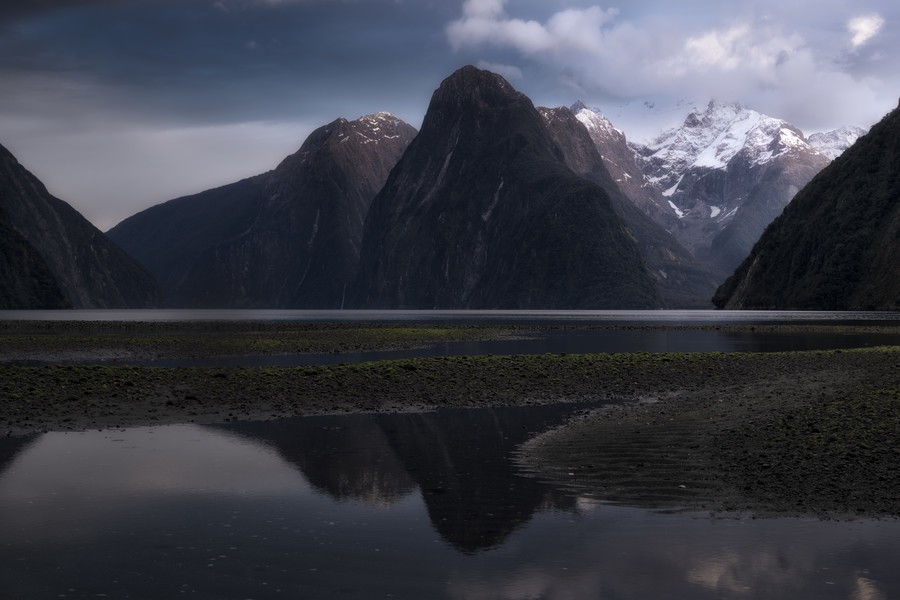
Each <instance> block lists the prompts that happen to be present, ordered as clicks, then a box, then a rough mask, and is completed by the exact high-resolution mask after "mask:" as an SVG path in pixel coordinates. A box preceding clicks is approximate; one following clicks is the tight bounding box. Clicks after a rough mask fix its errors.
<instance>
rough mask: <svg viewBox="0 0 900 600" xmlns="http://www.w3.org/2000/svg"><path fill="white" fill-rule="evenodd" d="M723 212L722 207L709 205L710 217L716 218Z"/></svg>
mask: <svg viewBox="0 0 900 600" xmlns="http://www.w3.org/2000/svg"><path fill="white" fill-rule="evenodd" d="M721 212H722V209H721V208H719V207H718V206H710V207H709V218H710V219H715V218H716V217H718V216H719V214H720V213H721Z"/></svg>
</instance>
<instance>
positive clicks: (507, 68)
mask: <svg viewBox="0 0 900 600" xmlns="http://www.w3.org/2000/svg"><path fill="white" fill-rule="evenodd" d="M475 66H477V67H478V68H479V69H484V70H485V71H490V72H491V73H496V74H497V75H501V76H503V77H504V78H505V79H508V80H511V81H513V80H516V79H522V78H523V77H524V76H523V75H522V69H520V68H519V67H515V66H513V65H503V64H500V63H492V62H488V61H486V60H481V61H478V64H477V65H475Z"/></svg>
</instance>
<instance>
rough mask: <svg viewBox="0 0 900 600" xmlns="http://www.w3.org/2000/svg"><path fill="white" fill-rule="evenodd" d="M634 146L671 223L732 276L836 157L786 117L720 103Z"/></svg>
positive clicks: (689, 244)
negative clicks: (790, 204) (829, 155)
mask: <svg viewBox="0 0 900 600" xmlns="http://www.w3.org/2000/svg"><path fill="white" fill-rule="evenodd" d="M632 149H633V150H634V152H635V155H636V158H637V164H638V166H639V167H640V169H641V171H642V172H643V173H644V175H645V177H646V178H647V181H648V182H649V183H650V184H651V185H653V186H654V187H655V188H656V189H657V190H658V191H659V192H660V193H661V194H662V196H663V197H664V199H665V201H666V203H667V205H668V207H669V209H670V210H671V214H670V216H669V218H668V219H667V222H668V223H672V219H671V217H672V216H674V217H675V221H674V226H673V229H672V232H673V233H674V234H675V235H676V237H678V239H679V240H680V241H681V242H682V243H683V244H684V245H685V246H687V247H688V248H690V249H691V250H692V251H693V252H694V253H695V255H697V256H698V257H701V258H707V259H709V260H710V261H711V262H712V263H713V265H714V266H715V268H717V269H718V270H719V271H720V272H722V273H726V274H727V273H730V272H731V271H732V270H733V269H734V267H735V266H736V265H737V264H738V263H739V262H740V261H741V260H743V258H744V257H745V256H746V255H747V253H748V252H749V251H750V248H751V247H752V246H753V244H754V242H756V240H757V239H758V237H759V235H760V234H762V232H763V230H764V229H765V227H766V226H767V225H768V224H769V223H770V222H771V221H772V220H773V219H774V218H775V217H776V216H778V215H779V214H780V213H781V211H782V210H783V209H784V207H785V206H787V204H788V202H790V200H791V198H793V196H794V194H796V193H797V192H798V191H799V190H800V189H801V188H802V187H803V186H804V185H806V183H807V182H809V180H810V179H812V178H813V177H814V176H815V175H816V174H817V173H818V172H819V171H820V170H821V169H823V168H824V167H825V166H826V165H827V164H828V163H829V161H830V159H829V158H826V156H825V155H823V154H821V153H819V152H818V151H817V150H816V149H815V148H813V146H812V145H810V143H809V141H808V140H807V139H806V137H805V136H804V135H803V132H801V131H800V130H799V129H798V128H797V127H795V126H793V125H791V124H790V123H788V122H787V121H784V120H783V119H778V118H775V117H770V116H767V115H764V114H761V113H759V112H757V111H754V110H751V109H748V108H746V107H743V106H741V105H739V104H723V103H719V102H710V103H709V105H708V106H707V107H706V109H705V110H702V111H694V112H692V113H691V114H689V115H688V117H687V118H686V119H685V121H684V123H683V124H682V126H681V127H678V128H675V129H671V130H669V131H666V132H664V133H663V134H661V135H660V136H659V137H658V138H657V139H655V140H653V141H652V142H651V143H649V144H647V145H646V146H639V145H632Z"/></svg>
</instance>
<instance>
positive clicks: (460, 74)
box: [432, 65, 530, 107]
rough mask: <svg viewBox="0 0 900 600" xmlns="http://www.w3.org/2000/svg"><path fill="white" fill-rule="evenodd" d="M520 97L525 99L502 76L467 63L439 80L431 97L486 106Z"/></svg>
mask: <svg viewBox="0 0 900 600" xmlns="http://www.w3.org/2000/svg"><path fill="white" fill-rule="evenodd" d="M522 99H526V100H527V97H526V96H525V95H524V94H521V93H519V92H517V91H516V90H515V88H513V86H512V85H511V84H510V83H509V82H508V81H506V79H504V78H503V77H502V76H500V75H498V74H497V73H494V72H492V71H485V70H483V69H479V68H478V67H473V66H472V65H467V66H465V67H462V68H461V69H458V70H457V71H455V72H454V73H452V74H451V75H450V76H449V77H447V78H446V79H444V81H442V82H441V85H440V87H439V88H438V89H437V91H436V92H435V93H434V96H433V97H432V102H435V101H436V102H439V103H440V102H452V103H453V104H456V105H466V104H470V105H475V106H477V107H486V106H496V105H497V104H498V103H506V102H509V101H511V100H517V101H521V100H522ZM529 103H530V101H529Z"/></svg>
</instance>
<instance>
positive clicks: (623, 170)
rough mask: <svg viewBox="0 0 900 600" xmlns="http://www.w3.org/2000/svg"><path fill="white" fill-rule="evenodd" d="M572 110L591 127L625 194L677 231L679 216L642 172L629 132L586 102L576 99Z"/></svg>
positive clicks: (599, 149) (599, 148)
mask: <svg viewBox="0 0 900 600" xmlns="http://www.w3.org/2000/svg"><path fill="white" fill-rule="evenodd" d="M570 110H571V111H572V113H574V115H575V117H576V118H577V119H578V120H579V121H581V123H582V124H583V125H584V126H585V128H586V129H587V131H588V134H589V135H590V137H591V140H592V141H593V142H594V146H595V147H596V148H597V151H598V152H599V153H600V157H601V158H602V159H603V164H604V165H605V166H606V170H607V171H608V172H609V175H610V177H612V179H613V181H614V182H615V183H616V185H617V186H618V187H619V189H620V190H621V191H622V193H623V194H625V196H627V197H628V199H629V200H631V203H632V204H634V205H635V206H637V207H638V208H639V209H641V211H642V212H643V213H644V214H646V215H647V216H649V217H650V218H651V219H653V220H654V221H655V222H656V223H658V224H660V225H661V226H662V227H664V228H665V229H667V230H669V231H671V230H673V229H674V228H675V227H676V225H677V223H678V217H676V216H675V213H674V211H673V210H672V208H671V207H670V206H669V203H668V202H667V201H666V198H665V197H664V196H663V195H662V191H661V190H660V189H659V188H657V187H656V186H655V185H653V183H652V182H651V181H650V180H649V178H648V177H647V176H645V175H644V173H643V171H641V169H640V167H639V166H638V161H637V157H636V156H635V152H634V150H633V149H632V148H631V146H630V145H629V144H628V140H627V139H626V137H625V134H624V133H623V132H622V131H620V130H618V129H616V128H615V127H614V126H613V124H612V123H611V122H610V120H609V119H607V118H606V117H605V116H604V115H603V113H602V112H600V111H599V110H598V109H594V108H588V107H587V106H585V105H584V103H583V102H580V101H579V102H576V103H575V104H574V105H572V107H571V109H570Z"/></svg>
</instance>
